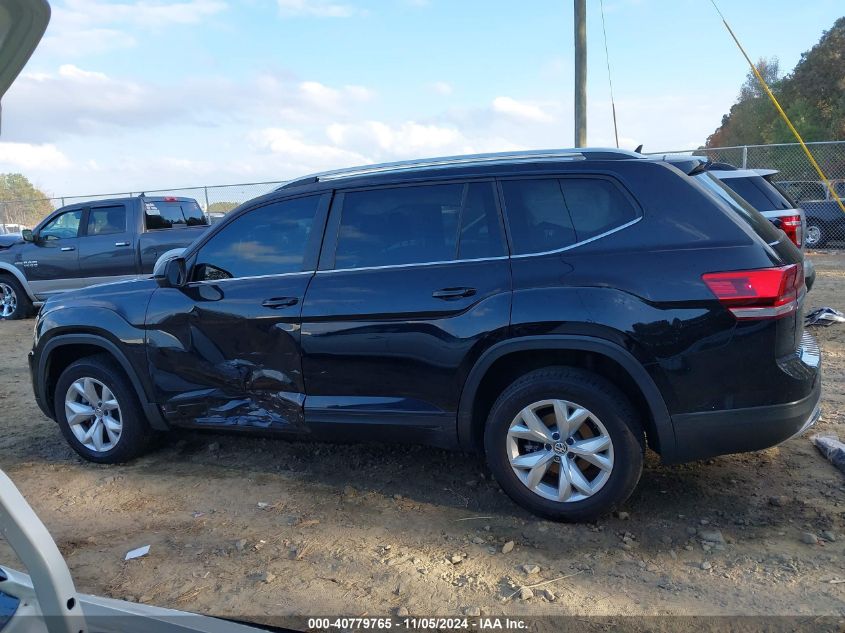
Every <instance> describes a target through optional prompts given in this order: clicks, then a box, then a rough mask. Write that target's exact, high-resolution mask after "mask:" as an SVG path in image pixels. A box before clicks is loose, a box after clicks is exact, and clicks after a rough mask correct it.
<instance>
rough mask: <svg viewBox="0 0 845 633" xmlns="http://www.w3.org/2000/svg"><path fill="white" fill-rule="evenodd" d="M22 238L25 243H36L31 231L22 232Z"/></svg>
mask: <svg viewBox="0 0 845 633" xmlns="http://www.w3.org/2000/svg"><path fill="white" fill-rule="evenodd" d="M21 237H22V238H23V241H24V242H34V241H35V235H33V233H32V230H31V229H24V230H23V231H21Z"/></svg>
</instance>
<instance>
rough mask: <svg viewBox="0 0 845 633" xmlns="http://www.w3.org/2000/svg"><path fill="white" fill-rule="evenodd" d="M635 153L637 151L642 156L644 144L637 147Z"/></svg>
mask: <svg viewBox="0 0 845 633" xmlns="http://www.w3.org/2000/svg"><path fill="white" fill-rule="evenodd" d="M634 151H635V152H636V153H637V154H642V153H643V144H642V143H640V144H639V145H637V149H635V150H634Z"/></svg>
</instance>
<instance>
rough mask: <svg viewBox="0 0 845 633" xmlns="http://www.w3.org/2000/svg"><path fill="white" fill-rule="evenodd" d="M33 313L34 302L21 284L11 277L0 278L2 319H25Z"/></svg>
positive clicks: (0, 311) (0, 315) (0, 313)
mask: <svg viewBox="0 0 845 633" xmlns="http://www.w3.org/2000/svg"><path fill="white" fill-rule="evenodd" d="M31 312H32V302H31V301H30V300H29V296H28V295H27V294H26V291H25V290H24V289H23V287H22V286H21V284H20V282H19V281H18V280H17V279H15V278H13V277H11V276H9V277H0V319H3V320H5V321H14V320H15V319H25V318H26V317H28V316H29V315H30V313H31Z"/></svg>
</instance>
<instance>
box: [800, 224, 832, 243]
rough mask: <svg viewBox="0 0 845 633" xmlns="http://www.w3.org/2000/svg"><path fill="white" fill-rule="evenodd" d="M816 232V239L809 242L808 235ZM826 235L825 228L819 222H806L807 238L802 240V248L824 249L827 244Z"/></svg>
mask: <svg viewBox="0 0 845 633" xmlns="http://www.w3.org/2000/svg"><path fill="white" fill-rule="evenodd" d="M816 231H818V233H817V235H818V239H816V240H813V242H812V243H811V242H810V235H811V234H812V233H815V232H816ZM827 240H828V235H827V227H826V226H825V225H824V224H821V223H820V222H815V221H813V220H808V221H807V237H806V238H804V246H806V247H807V248H824V247H825V245H826V244H827Z"/></svg>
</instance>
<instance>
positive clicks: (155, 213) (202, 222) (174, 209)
mask: <svg viewBox="0 0 845 633" xmlns="http://www.w3.org/2000/svg"><path fill="white" fill-rule="evenodd" d="M144 217H145V219H146V223H147V229H148V230H151V231H152V230H155V229H172V228H173V227H174V226H175V227H184V226H206V225H208V220H207V219H206V217H205V214H204V213H203V212H202V209H200V205H198V204H197V203H196V201H195V200H144Z"/></svg>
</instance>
